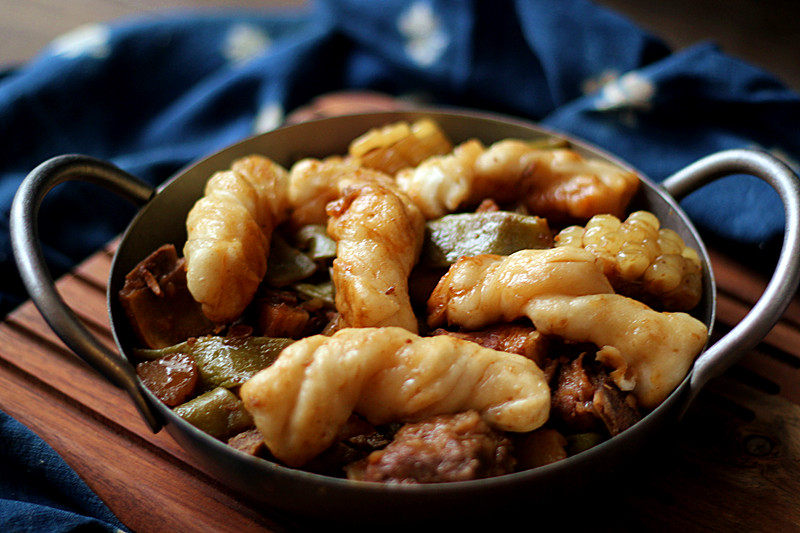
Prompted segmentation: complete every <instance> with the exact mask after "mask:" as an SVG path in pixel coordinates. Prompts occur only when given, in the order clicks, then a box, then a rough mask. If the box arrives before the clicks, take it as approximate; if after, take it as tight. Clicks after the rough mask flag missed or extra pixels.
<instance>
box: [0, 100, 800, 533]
mask: <svg viewBox="0 0 800 533" xmlns="http://www.w3.org/2000/svg"><path fill="white" fill-rule="evenodd" d="M423 116H425V117H430V118H432V119H434V120H436V121H437V122H438V123H439V124H440V125H441V126H442V128H443V129H444V130H445V131H446V132H447V133H448V134H449V136H450V137H451V138H452V140H453V141H454V142H460V141H463V140H466V139H467V138H470V137H478V138H479V139H481V140H482V141H484V142H485V143H491V142H494V141H497V140H500V139H504V138H508V137H517V138H527V139H532V138H538V137H542V136H557V137H562V138H566V139H568V140H569V141H570V142H571V143H573V145H574V146H575V147H576V149H577V150H578V151H579V152H581V153H583V154H584V155H589V156H592V157H597V158H601V159H605V160H608V161H612V162H614V163H616V164H618V165H620V166H622V167H625V168H629V169H631V168H630V166H629V165H627V164H625V163H624V162H622V161H619V160H617V159H615V158H613V157H612V156H610V155H608V154H607V153H605V152H603V151H602V150H599V149H597V148H595V147H592V146H590V145H589V144H586V143H584V142H582V141H580V140H577V139H573V138H570V137H568V136H565V135H562V134H559V133H554V132H552V131H548V130H545V129H543V128H541V127H539V126H537V125H535V124H532V123H529V122H523V121H519V120H514V119H509V118H507V117H501V116H497V115H488V114H481V113H473V112H463V111H449V110H444V111H443V110H420V111H413V112H383V113H369V114H361V115H349V116H343V117H336V118H329V119H323V120H318V121H313V122H307V123H303V124H298V125H294V126H289V127H285V128H281V129H278V130H275V131H272V132H269V133H265V134H263V135H260V136H256V137H253V138H250V139H247V140H245V141H242V142H240V143H237V144H235V145H233V146H231V147H229V148H226V149H224V150H222V151H220V152H218V153H216V154H214V155H212V156H210V157H208V158H206V159H203V160H202V161H200V162H198V163H196V164H194V165H192V166H190V167H188V168H186V169H185V170H183V171H181V172H179V173H178V174H177V175H176V176H174V177H173V178H172V179H170V180H169V181H167V182H166V183H165V184H164V185H162V186H161V187H159V188H158V189H157V190H154V189H153V188H152V187H150V186H149V185H147V184H145V183H143V182H141V181H140V180H138V179H137V178H135V177H133V176H131V175H129V174H127V173H125V172H123V171H121V170H119V169H118V168H116V167H114V166H113V165H111V164H109V163H106V162H103V161H99V160H96V159H93V158H89V157H86V156H80V155H65V156H60V157H56V158H53V159H50V160H48V161H46V162H45V163H42V164H41V165H40V166H38V167H37V168H36V169H34V170H33V171H32V172H31V173H30V174H29V175H28V177H27V178H26V179H25V181H24V183H23V184H22V186H21V187H20V189H19V191H18V193H17V195H16V197H15V199H14V204H13V207H12V211H11V237H12V243H13V247H14V255H15V258H16V261H17V264H18V266H19V270H20V273H21V274H22V278H23V281H24V283H25V285H26V287H27V289H28V292H29V293H30V296H31V299H32V300H33V301H34V303H35V304H36V306H37V307H38V308H39V310H40V311H41V313H42V315H44V317H45V319H46V320H47V322H48V324H49V325H50V326H51V327H52V328H53V330H54V331H55V332H56V333H57V334H58V335H59V337H61V339H63V340H64V342H65V343H66V344H67V345H68V346H69V347H70V348H71V349H72V350H74V351H75V352H76V353H77V354H78V355H79V356H80V357H82V358H83V359H84V360H85V361H86V362H88V363H89V364H90V365H91V366H93V367H94V368H95V369H96V370H97V371H99V372H100V373H101V374H103V375H104V376H105V377H106V378H108V379H109V380H110V381H111V382H113V383H114V384H116V385H117V386H119V387H120V388H122V389H124V390H125V391H126V392H127V393H128V394H129V395H130V397H131V399H132V400H133V402H134V403H135V405H136V407H137V408H138V410H139V412H140V413H141V415H142V416H143V417H144V419H145V420H146V421H147V423H148V424H149V426H150V428H151V429H152V430H153V431H154V432H156V431H159V430H160V429H162V428H163V429H166V430H167V431H168V432H169V433H170V435H172V437H173V438H174V439H175V440H176V441H177V442H178V443H179V444H180V445H181V446H183V447H184V448H185V449H186V450H187V451H188V452H189V453H190V454H192V455H193V456H194V457H195V458H196V459H197V461H198V462H199V463H201V464H202V465H203V467H204V468H205V469H206V470H207V471H208V472H209V473H211V474H212V475H213V476H215V477H216V478H218V479H219V480H221V481H222V482H223V483H225V484H227V485H228V486H230V487H232V488H234V489H236V490H238V491H241V492H242V493H244V494H245V495H247V496H249V497H251V498H255V499H257V500H260V501H263V502H265V503H266V504H268V505H269V506H271V507H274V508H278V509H283V510H288V511H295V512H301V513H303V514H304V515H306V516H316V517H331V516H336V517H339V518H347V517H351V518H358V519H360V520H363V519H365V518H367V517H371V518H381V517H397V516H403V515H404V514H406V513H409V512H411V511H412V510H413V511H414V512H415V513H420V512H424V513H426V516H428V517H430V516H432V515H439V516H442V515H444V514H446V513H448V512H451V511H453V510H455V509H458V510H461V511H463V510H465V509H473V510H475V509H486V508H488V507H493V506H497V505H500V504H502V503H504V502H507V501H509V500H510V499H513V498H515V497H518V496H520V495H524V496H525V499H526V500H527V501H528V502H536V501H540V499H541V498H544V497H546V496H547V495H552V494H554V493H557V492H559V491H569V490H574V488H575V487H576V486H579V485H583V483H582V482H581V481H585V480H590V479H592V478H593V476H594V475H595V474H596V473H598V472H600V471H607V469H608V467H609V465H614V464H617V462H618V461H619V460H621V459H622V458H623V457H625V456H628V455H630V454H631V452H632V451H633V450H636V449H640V448H641V447H643V446H646V445H647V444H648V442H649V441H652V439H653V438H654V437H655V434H656V432H657V431H659V430H660V429H663V428H664V427H665V426H666V425H667V424H668V423H670V422H674V421H676V420H679V419H680V417H681V416H682V414H683V413H684V412H685V410H686V408H687V407H688V405H689V404H690V402H691V401H692V399H693V398H694V397H695V396H696V395H697V393H698V392H699V390H700V389H701V387H703V385H704V384H705V383H706V382H707V381H708V380H709V379H710V378H712V377H714V376H716V375H718V374H720V373H721V372H722V371H723V370H725V369H726V368H727V367H728V366H730V365H731V364H732V363H733V362H734V361H736V360H737V358H739V357H740V356H741V355H743V354H744V353H745V352H746V351H747V350H749V349H750V348H752V347H753V346H755V345H756V344H757V343H758V342H759V341H760V340H761V339H762V338H763V337H764V336H765V335H766V334H767V332H768V331H769V330H770V329H771V328H772V326H773V325H774V324H775V323H776V322H777V321H778V319H779V318H780V316H781V314H782V313H783V311H784V309H785V308H786V306H787V305H788V304H789V301H790V300H791V298H792V296H793V294H794V292H795V290H796V288H797V285H798V279H800V275H799V273H800V187H799V186H798V179H797V177H796V176H795V175H794V174H793V173H792V171H791V170H790V169H789V168H788V167H787V166H786V165H784V164H783V163H781V162H780V161H779V160H777V159H775V158H774V157H772V156H770V155H768V154H766V153H762V152H757V151H752V150H731V151H725V152H719V153H716V154H713V155H710V156H708V157H706V158H704V159H702V160H700V161H698V162H696V163H694V164H692V165H690V166H689V167H687V168H685V169H683V170H681V171H680V172H678V173H676V174H675V175H673V176H672V177H670V178H669V179H667V180H666V181H665V182H663V183H662V184H661V185H657V184H655V183H654V182H652V181H651V180H650V179H648V178H647V177H646V176H644V175H642V174H641V173H639V172H636V171H635V169H631V170H633V171H634V172H636V173H637V174H638V175H639V176H640V178H641V181H642V187H641V191H640V192H639V193H638V195H637V197H636V198H635V199H634V204H633V206H632V207H633V208H647V209H649V210H650V211H652V212H654V213H655V214H656V216H658V217H659V219H660V220H661V221H662V224H663V225H664V226H665V227H669V228H672V229H673V230H675V231H677V232H678V234H680V236H681V237H682V238H683V239H684V241H685V242H686V243H687V244H688V245H689V246H691V247H693V248H695V249H696V250H697V251H698V252H699V254H700V257H701V258H702V262H703V298H702V300H701V302H700V304H699V306H698V307H697V309H696V311H695V312H694V314H695V316H696V317H697V318H698V319H700V320H702V321H703V322H704V323H705V324H706V325H707V326H708V327H709V329H710V328H711V326H712V324H713V322H714V309H715V301H716V288H715V284H714V276H713V273H712V271H711V264H710V261H709V258H708V253H707V251H706V249H705V246H704V245H703V243H702V241H701V239H700V237H699V235H698V233H697V231H696V230H695V228H694V226H693V225H692V223H691V221H690V220H689V219H688V218H687V216H686V214H685V213H684V212H683V211H682V210H681V208H680V207H679V206H678V203H677V202H678V200H679V199H680V198H682V197H684V196H685V195H687V194H689V193H690V192H692V191H694V190H695V189H697V188H699V187H700V186H702V185H704V184H705V183H707V182H709V181H712V180H715V179H717V178H720V177H722V176H726V175H729V174H750V175H753V176H757V177H759V178H761V179H763V180H764V181H766V182H767V183H769V184H770V185H771V186H772V187H773V188H774V189H775V190H776V191H777V192H778V194H779V195H780V197H781V199H782V201H783V204H784V209H785V212H786V232H785V236H784V241H783V248H782V251H781V254H780V257H779V260H778V264H777V266H776V269H775V272H774V274H773V277H772V279H771V281H770V282H769V285H768V286H767V289H766V291H765V293H764V294H763V296H762V297H761V299H760V300H759V301H758V303H757V304H756V305H755V306H754V307H753V309H752V310H751V311H750V313H749V314H748V315H747V316H746V317H745V318H744V319H743V320H742V321H741V323H739V324H738V325H737V326H736V327H735V328H734V329H733V330H732V331H730V332H729V333H728V334H727V335H725V336H724V337H723V338H722V339H721V340H719V341H717V342H716V343H714V344H713V345H712V346H709V347H707V348H706V349H705V350H704V352H703V353H702V354H701V355H700V356H699V357H698V359H697V360H696V361H695V364H694V366H693V368H692V370H691V371H690V372H689V374H688V375H687V377H686V378H685V379H684V380H683V382H682V383H681V384H680V385H679V386H678V387H677V388H676V390H675V391H674V392H673V393H672V394H671V395H670V396H669V397H668V398H667V399H666V400H665V401H664V402H663V403H662V404H661V405H660V406H658V407H657V408H656V409H655V410H653V411H652V412H650V413H649V414H648V415H647V416H646V417H645V418H644V419H643V420H642V421H640V422H639V423H638V424H636V425H635V426H633V427H632V428H630V429H628V430H627V431H624V432H623V433H621V434H619V435H618V436H616V437H614V438H611V439H609V440H608V441H606V442H604V443H602V444H600V445H598V446H596V447H594V448H591V449H589V450H587V451H585V452H582V453H580V454H577V455H575V456H572V457H569V458H567V459H565V460H563V461H559V462H557V463H554V464H551V465H547V466H544V467H541V468H537V469H534V470H528V471H524V472H518V473H514V474H509V475H504V476H500V477H496V478H490V479H484V480H477V481H465V482H454V483H446V484H436V485H416V486H407V485H403V486H399V485H383V484H376V483H365V482H354V481H348V480H343V479H335V478H330V477H325V476H320V475H316V474H310V473H307V472H301V471H298V470H294V469H290V468H286V467H283V466H280V465H278V464H274V463H271V462H268V461H265V460H262V459H258V458H255V457H251V456H248V455H246V454H244V453H241V452H238V451H236V450H234V449H233V448H230V447H228V446H227V445H225V444H223V443H222V442H220V441H218V440H216V439H214V438H212V437H210V436H208V435H206V434H205V433H203V432H201V431H199V430H197V429H195V428H194V427H193V426H191V425H189V424H188V423H186V422H185V421H183V420H182V419H181V418H179V417H178V416H176V415H175V414H174V413H173V412H172V411H171V410H170V409H169V408H168V407H166V406H165V405H164V404H162V403H161V402H160V401H158V400H157V399H156V398H155V396H153V395H152V394H151V393H150V392H149V391H148V390H146V389H145V388H144V387H143V386H142V384H141V382H140V381H139V379H138V378H137V376H136V373H135V371H134V368H133V366H132V365H131V363H130V357H129V353H130V349H131V347H133V346H135V344H134V341H133V335H132V332H131V331H130V328H129V326H128V322H127V319H126V317H125V315H124V313H123V311H122V309H121V308H120V305H119V303H118V301H117V296H116V295H117V292H118V291H119V289H120V288H121V287H122V285H123V280H124V276H125V274H126V273H127V272H128V271H129V270H131V268H133V266H134V265H136V264H137V263H138V262H139V261H140V260H141V259H142V258H144V257H145V256H147V255H148V254H149V253H150V252H152V251H153V250H154V249H156V248H157V247H158V246H160V245H162V244H164V243H173V244H175V246H176V247H177V248H178V249H182V247H183V243H184V241H185V239H186V230H185V224H184V222H185V219H186V214H187V213H188V211H189V209H190V208H191V206H192V205H193V203H194V202H195V200H197V199H198V198H199V197H200V196H201V194H202V189H203V186H204V184H205V182H206V180H207V179H208V177H209V176H210V175H211V174H212V173H213V172H214V171H217V170H221V169H226V168H228V167H229V166H230V164H231V162H232V161H233V160H234V159H236V158H239V157H242V156H245V155H248V154H251V153H260V154H264V155H267V156H269V157H270V158H272V159H274V160H275V161H277V162H278V163H281V164H283V165H287V166H288V165H290V164H291V163H292V162H293V161H295V160H297V159H298V158H301V157H306V156H316V157H320V156H324V155H329V154H334V153H344V152H346V150H347V145H348V143H349V141H350V140H351V139H353V138H355V137H356V136H358V135H360V134H361V133H363V132H364V131H366V130H367V129H369V128H371V127H374V126H378V125H382V124H385V123H388V122H393V121H397V120H408V121H413V120H417V119H419V118H421V117H423ZM69 180H85V181H90V182H93V183H97V184H99V185H101V186H103V187H106V188H108V189H110V190H112V191H114V192H116V193H117V194H119V195H121V196H123V197H125V198H127V199H129V200H131V201H132V202H134V203H136V204H139V205H141V206H142V208H141V210H140V211H139V213H138V214H137V216H136V217H135V218H134V220H133V221H132V222H131V224H130V226H129V227H128V229H127V230H126V231H125V234H124V236H123V237H122V241H121V244H120V246H119V248H118V250H117V252H116V254H115V256H114V261H113V265H112V269H111V275H110V279H109V283H108V308H109V314H110V319H111V326H112V329H113V333H114V337H115V340H116V343H117V347H118V349H119V354H121V355H119V354H116V353H113V352H112V351H110V350H108V349H107V348H105V347H104V346H103V345H102V344H101V343H100V342H98V341H97V340H96V339H95V338H94V337H93V336H92V334H90V333H89V332H88V331H87V329H86V328H85V327H84V326H83V325H82V324H81V323H80V321H79V320H78V319H77V318H76V317H75V315H74V314H73V313H72V312H71V311H70V310H69V309H68V308H67V306H66V305H65V303H64V301H63V300H62V299H61V297H60V296H59V295H58V293H57V292H56V289H55V286H54V283H53V280H52V279H51V277H50V275H49V273H48V270H47V267H46V265H45V262H44V259H43V256H42V252H41V248H40V245H39V239H38V230H37V215H38V210H39V206H40V205H41V202H42V199H43V198H44V196H45V195H46V194H47V192H48V191H49V190H50V189H52V188H53V187H54V186H56V185H58V184H59V183H62V182H65V181H69Z"/></svg>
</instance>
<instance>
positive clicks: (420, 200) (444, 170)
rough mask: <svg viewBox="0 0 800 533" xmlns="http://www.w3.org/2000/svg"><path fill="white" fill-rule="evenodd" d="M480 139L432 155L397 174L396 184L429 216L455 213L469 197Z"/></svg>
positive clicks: (479, 151)
mask: <svg viewBox="0 0 800 533" xmlns="http://www.w3.org/2000/svg"><path fill="white" fill-rule="evenodd" d="M483 150H484V147H483V144H481V142H480V141H477V140H475V139H472V140H469V141H467V142H465V143H463V144H460V145H458V146H457V147H456V148H455V150H453V152H452V153H450V154H447V155H439V156H433V157H429V158H428V159H426V160H425V161H423V162H422V163H420V164H419V166H417V167H416V168H407V169H405V170H401V171H400V172H398V173H397V176H396V178H397V185H398V186H399V187H400V189H401V190H402V191H403V192H405V193H406V194H407V195H408V196H409V198H411V201H413V202H414V203H415V204H416V205H417V207H419V208H420V210H421V211H422V213H423V214H424V215H425V218H427V219H429V220H430V219H434V218H439V217H442V216H444V215H446V214H448V213H452V212H453V211H455V210H456V208H458V206H459V205H461V204H462V203H464V201H465V200H466V199H467V198H469V196H470V193H471V191H472V187H473V181H474V167H475V160H476V159H477V158H478V156H479V155H481V154H482V153H483Z"/></svg>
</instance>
